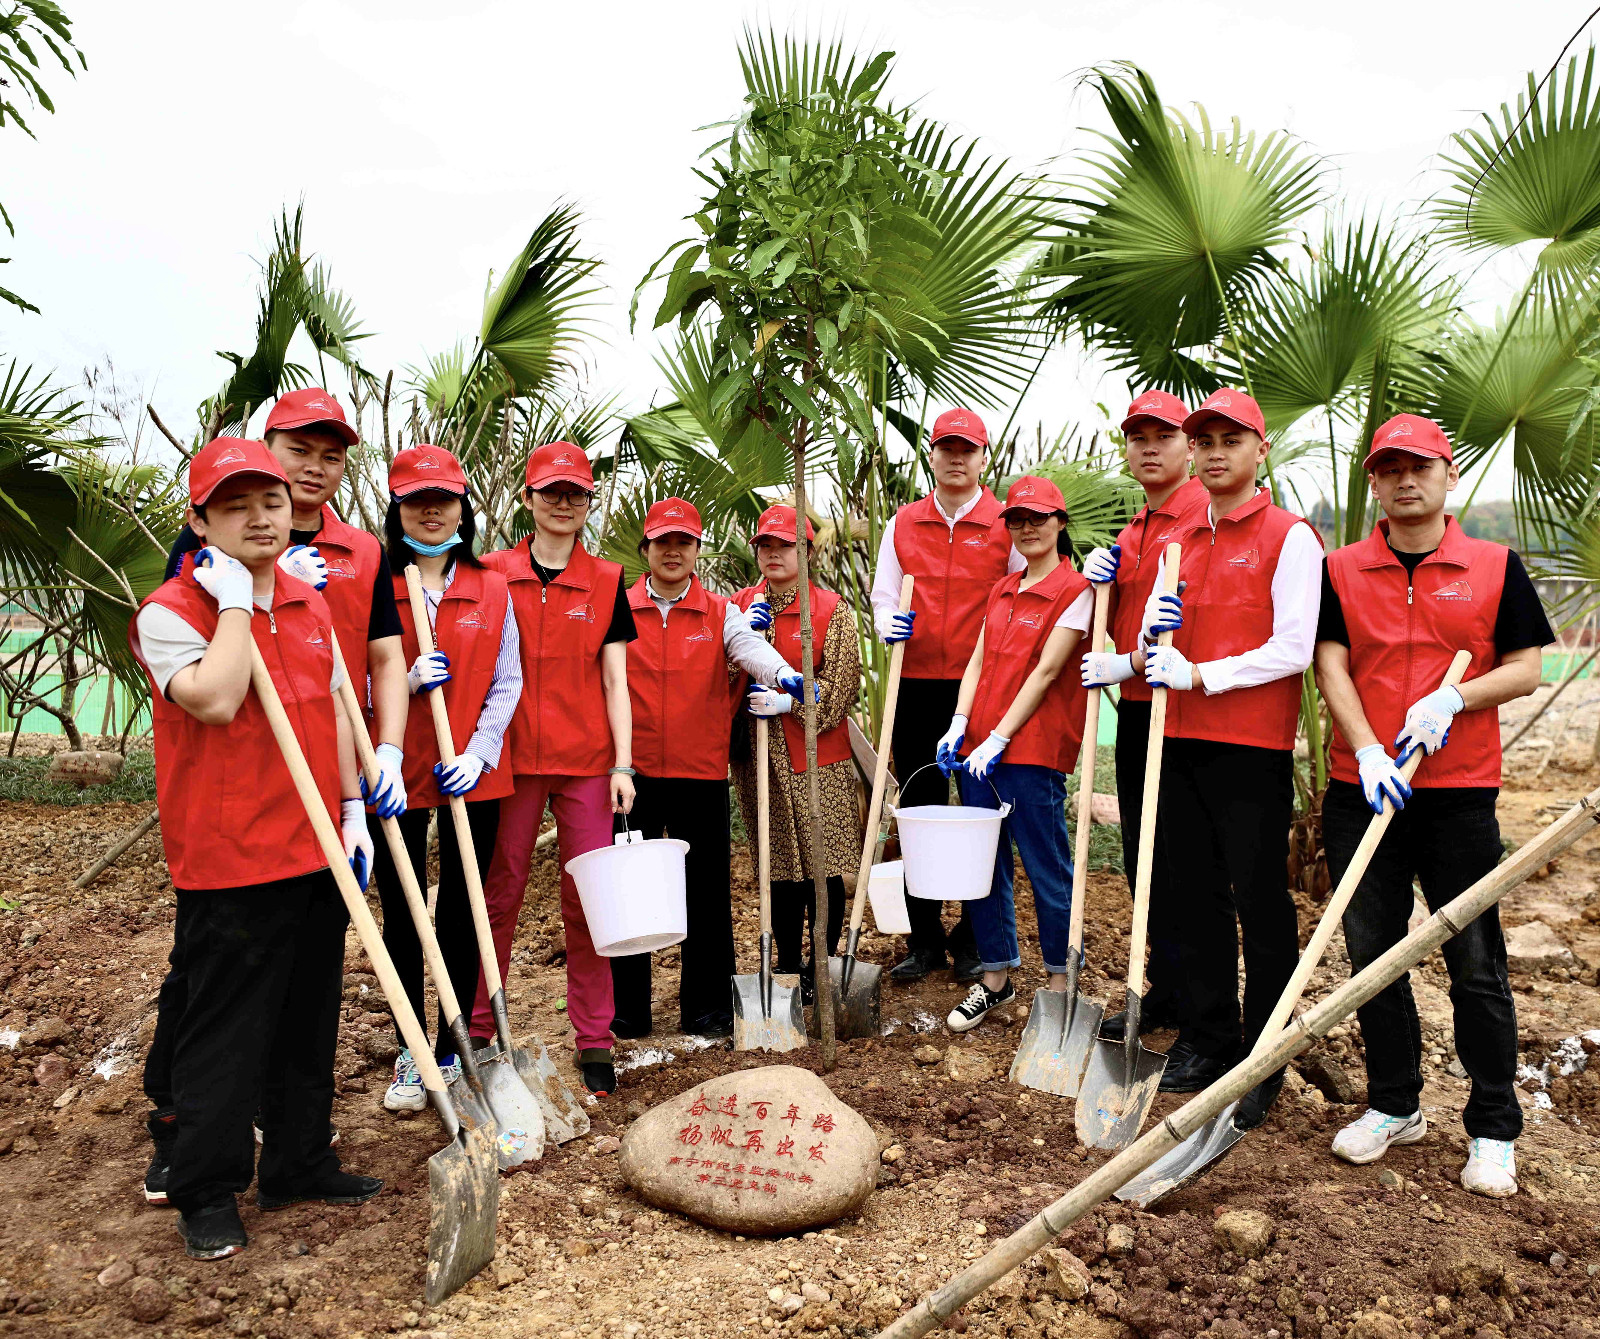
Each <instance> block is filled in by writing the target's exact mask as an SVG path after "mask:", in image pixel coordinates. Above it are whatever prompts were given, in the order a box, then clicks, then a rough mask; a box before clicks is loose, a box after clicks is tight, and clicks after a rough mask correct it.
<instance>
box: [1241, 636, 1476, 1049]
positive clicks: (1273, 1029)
mask: <svg viewBox="0 0 1600 1339" xmlns="http://www.w3.org/2000/svg"><path fill="white" fill-rule="evenodd" d="M1471 664H1472V652H1470V651H1457V652H1456V654H1455V659H1454V660H1452V661H1451V662H1450V668H1449V669H1448V670H1447V671H1445V676H1444V678H1443V680H1441V681H1440V684H1439V686H1440V687H1441V688H1454V687H1455V686H1456V685H1457V684H1458V683H1460V682H1461V681H1462V679H1464V678H1466V675H1467V667H1468V666H1469V665H1471ZM1421 766H1422V751H1421V750H1420V749H1419V750H1418V751H1417V752H1415V753H1413V754H1412V755H1411V756H1410V757H1409V758H1407V759H1406V760H1405V762H1404V763H1402V764H1401V765H1400V775H1401V776H1403V777H1404V778H1405V779H1406V780H1407V781H1410V780H1411V778H1412V777H1413V776H1415V775H1416V774H1417V768H1419V767H1421ZM1394 815H1395V808H1394V805H1393V804H1387V805H1385V806H1384V810H1383V812H1382V813H1381V814H1374V815H1373V816H1372V821H1371V822H1370V823H1368V824H1367V830H1366V832H1365V833H1364V834H1362V837H1361V844H1360V845H1359V846H1357V847H1356V850H1355V854H1354V855H1353V856H1351V857H1350V864H1349V866H1348V867H1347V868H1346V869H1345V872H1344V878H1342V879H1340V880H1339V886H1338V887H1337V888H1335V889H1334V890H1333V893H1332V895H1331V896H1330V897H1329V898H1328V905H1327V907H1326V908H1325V909H1324V911H1323V913H1322V919H1321V920H1320V921H1318V922H1317V928H1316V929H1315V930H1313V931H1312V932H1311V938H1310V939H1309V940H1308V941H1307V942H1306V948H1305V952H1304V953H1302V954H1301V955H1300V961H1299V962H1297V963H1296V964H1295V968H1294V975H1293V976H1291V977H1290V978H1289V984H1288V985H1286V986H1285V987H1284V988H1283V994H1282V995H1280V996H1279V997H1278V1003H1277V1005H1276V1006H1275V1007H1274V1008H1273V1010H1272V1015H1271V1017H1269V1018H1268V1019H1267V1022H1266V1026H1264V1027H1263V1028H1262V1029H1261V1035H1260V1036H1259V1037H1257V1038H1256V1044H1255V1047H1254V1049H1253V1050H1252V1052H1251V1055H1252V1056H1253V1055H1255V1054H1256V1053H1257V1052H1261V1051H1268V1050H1271V1049H1272V1044H1273V1042H1275V1041H1276V1040H1277V1039H1278V1034H1279V1033H1280V1032H1282V1031H1283V1025H1284V1024H1285V1023H1287V1022H1288V1021H1289V1015H1290V1014H1292V1013H1293V1012H1294V1006H1295V1005H1297V1004H1299V1003H1300V996H1301V995H1303V994H1304V993H1305V989H1306V985H1307V983H1308V982H1309V981H1310V980H1311V973H1312V972H1314V971H1316V970H1317V964H1319V963H1320V962H1321V961H1322V955H1323V953H1324V952H1326V951H1327V948H1328V941H1329V940H1330V939H1332V938H1333V932H1334V931H1335V930H1336V929H1338V928H1339V922H1340V921H1341V920H1343V919H1344V911H1345V908H1346V907H1347V906H1349V905H1350V899H1351V898H1352V897H1354V896H1355V893H1356V885H1357V884H1359V883H1360V882H1361V876H1362V875H1363V874H1365V873H1366V872H1367V866H1368V865H1369V864H1370V863H1371V862H1372V857H1373V854H1374V853H1375V852H1376V851H1377V849H1378V843H1379V842H1381V841H1382V840H1383V834H1384V833H1385V832H1387V831H1388V830H1389V824H1390V823H1392V822H1393V821H1394Z"/></svg>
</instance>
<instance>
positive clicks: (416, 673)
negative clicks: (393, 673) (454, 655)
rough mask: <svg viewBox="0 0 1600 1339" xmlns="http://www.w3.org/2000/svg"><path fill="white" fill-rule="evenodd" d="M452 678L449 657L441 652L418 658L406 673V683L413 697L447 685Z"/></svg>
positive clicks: (432, 652) (429, 653)
mask: <svg viewBox="0 0 1600 1339" xmlns="http://www.w3.org/2000/svg"><path fill="white" fill-rule="evenodd" d="M452 677H453V676H452V675H451V673H450V657H449V656H447V655H445V653H444V652H443V651H429V652H428V654H427V655H423V656H418V657H417V658H416V659H415V660H414V661H412V662H411V668H410V669H409V670H407V671H406V683H407V684H408V685H409V686H410V688H411V692H412V693H413V695H415V694H417V693H425V692H427V691H428V689H430V688H438V687H441V686H442V685H444V684H447V683H449V682H450V680H451V678H452Z"/></svg>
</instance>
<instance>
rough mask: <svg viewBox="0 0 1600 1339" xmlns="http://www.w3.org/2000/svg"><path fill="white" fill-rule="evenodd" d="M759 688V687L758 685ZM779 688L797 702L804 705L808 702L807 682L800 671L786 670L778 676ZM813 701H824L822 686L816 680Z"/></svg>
mask: <svg viewBox="0 0 1600 1339" xmlns="http://www.w3.org/2000/svg"><path fill="white" fill-rule="evenodd" d="M757 686H758V687H759V685H757ZM778 687H779V688H781V689H782V690H783V691H784V692H786V693H787V694H788V695H789V696H790V697H792V698H793V699H794V700H795V701H796V702H799V703H804V702H805V700H806V681H805V677H804V676H803V675H802V674H801V673H800V671H799V670H784V672H783V673H782V674H780V675H778ZM811 700H812V701H813V702H820V701H822V685H821V684H820V683H818V682H817V681H816V680H815V679H813V680H812V681H811Z"/></svg>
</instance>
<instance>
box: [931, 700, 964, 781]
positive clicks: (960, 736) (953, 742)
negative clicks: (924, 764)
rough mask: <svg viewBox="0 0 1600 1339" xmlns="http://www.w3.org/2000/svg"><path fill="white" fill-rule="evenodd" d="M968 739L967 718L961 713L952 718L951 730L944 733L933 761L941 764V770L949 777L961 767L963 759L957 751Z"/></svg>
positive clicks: (934, 752) (935, 750)
mask: <svg viewBox="0 0 1600 1339" xmlns="http://www.w3.org/2000/svg"><path fill="white" fill-rule="evenodd" d="M966 737H967V718H966V717H965V716H963V715H962V714H961V713H960V712H959V711H958V712H956V714H955V715H954V716H952V717H951V718H950V728H949V729H948V730H946V731H945V732H944V735H943V737H942V738H941V739H940V740H939V744H938V747H937V748H935V749H934V751H933V760H934V762H936V763H938V764H939V770H940V771H941V772H943V773H944V774H945V775H946V776H949V775H950V774H951V773H952V772H954V771H955V770H956V768H958V767H960V766H961V758H960V755H959V753H958V752H957V750H959V749H960V747H961V745H962V742H963V741H964V740H965V739H966Z"/></svg>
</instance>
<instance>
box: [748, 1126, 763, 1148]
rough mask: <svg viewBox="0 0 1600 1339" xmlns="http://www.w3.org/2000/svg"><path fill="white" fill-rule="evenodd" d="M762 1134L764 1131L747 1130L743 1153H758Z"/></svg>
mask: <svg viewBox="0 0 1600 1339" xmlns="http://www.w3.org/2000/svg"><path fill="white" fill-rule="evenodd" d="M763 1133H764V1131H761V1130H747V1131H745V1136H744V1151H745V1152H746V1153H759V1152H761V1136H762V1134H763Z"/></svg>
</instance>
